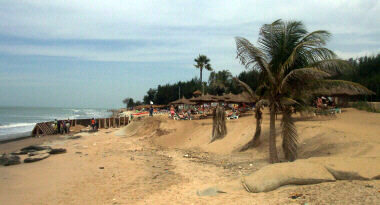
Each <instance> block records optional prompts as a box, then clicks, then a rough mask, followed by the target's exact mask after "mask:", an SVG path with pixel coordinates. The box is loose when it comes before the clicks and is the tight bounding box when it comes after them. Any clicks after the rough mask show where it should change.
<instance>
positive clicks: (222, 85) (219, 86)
mask: <svg viewBox="0 0 380 205" xmlns="http://www.w3.org/2000/svg"><path fill="white" fill-rule="evenodd" d="M232 83H233V81H232V74H231V72H230V71H228V70H222V71H218V72H215V71H212V72H211V73H210V76H209V79H208V84H209V93H210V94H213V95H222V94H223V93H226V92H230V88H231V87H232Z"/></svg>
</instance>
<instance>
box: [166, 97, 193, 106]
mask: <svg viewBox="0 0 380 205" xmlns="http://www.w3.org/2000/svg"><path fill="white" fill-rule="evenodd" d="M182 104H184V105H195V104H196V103H195V102H192V101H190V100H188V99H186V98H185V97H182V98H181V99H178V100H175V101H173V102H170V103H169V105H182Z"/></svg>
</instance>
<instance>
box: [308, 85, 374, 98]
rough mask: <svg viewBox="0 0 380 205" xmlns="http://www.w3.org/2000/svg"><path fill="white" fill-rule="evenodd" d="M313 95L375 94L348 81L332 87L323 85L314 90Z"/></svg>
mask: <svg viewBox="0 0 380 205" xmlns="http://www.w3.org/2000/svg"><path fill="white" fill-rule="evenodd" d="M313 93H314V95H324V96H356V95H375V94H376V93H374V92H373V91H371V90H369V89H368V88H366V87H364V86H362V85H360V84H358V83H353V82H350V83H349V84H348V83H346V84H340V85H336V86H333V87H324V88H319V89H317V90H315V91H314V92H313Z"/></svg>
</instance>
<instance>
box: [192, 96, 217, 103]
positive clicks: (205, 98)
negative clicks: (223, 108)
mask: <svg viewBox="0 0 380 205" xmlns="http://www.w3.org/2000/svg"><path fill="white" fill-rule="evenodd" d="M215 97H216V96H215V95H209V94H206V95H202V96H199V97H195V98H192V99H190V101H191V102H198V103H207V102H218V100H217V99H216V98H215Z"/></svg>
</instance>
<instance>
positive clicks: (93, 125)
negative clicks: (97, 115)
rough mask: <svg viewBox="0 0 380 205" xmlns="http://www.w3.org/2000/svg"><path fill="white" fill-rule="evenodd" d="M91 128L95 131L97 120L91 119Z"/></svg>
mask: <svg viewBox="0 0 380 205" xmlns="http://www.w3.org/2000/svg"><path fill="white" fill-rule="evenodd" d="M91 127H92V130H93V131H94V130H95V119H94V118H92V119H91Z"/></svg>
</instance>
